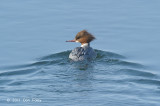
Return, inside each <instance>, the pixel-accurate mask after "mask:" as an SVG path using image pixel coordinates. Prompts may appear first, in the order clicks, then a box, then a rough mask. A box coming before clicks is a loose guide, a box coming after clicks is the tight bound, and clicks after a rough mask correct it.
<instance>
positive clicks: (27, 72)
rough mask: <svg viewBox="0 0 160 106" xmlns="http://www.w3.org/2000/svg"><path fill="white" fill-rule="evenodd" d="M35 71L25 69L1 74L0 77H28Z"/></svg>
mask: <svg viewBox="0 0 160 106" xmlns="http://www.w3.org/2000/svg"><path fill="white" fill-rule="evenodd" d="M35 71H36V70H35V69H24V70H16V71H9V72H1V73H0V76H14V75H26V74H30V73H33V72H35Z"/></svg>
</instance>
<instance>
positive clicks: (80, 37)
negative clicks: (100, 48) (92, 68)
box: [66, 30, 97, 61]
mask: <svg viewBox="0 0 160 106" xmlns="http://www.w3.org/2000/svg"><path fill="white" fill-rule="evenodd" d="M94 39H95V37H94V36H93V35H92V34H90V33H89V32H87V31H86V30H82V31H80V32H78V33H77V35H76V37H75V39H74V40H69V41H66V42H79V43H81V47H76V48H75V49H73V50H72V52H71V53H70V55H69V58H70V59H72V60H73V61H83V60H89V61H90V60H93V59H95V58H96V56H97V54H96V52H95V51H94V50H93V49H92V48H91V47H90V42H91V41H93V40H94Z"/></svg>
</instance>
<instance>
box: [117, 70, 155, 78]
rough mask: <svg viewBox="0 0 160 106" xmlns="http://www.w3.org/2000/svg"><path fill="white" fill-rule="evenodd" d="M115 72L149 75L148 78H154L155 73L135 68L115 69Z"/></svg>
mask: <svg viewBox="0 0 160 106" xmlns="http://www.w3.org/2000/svg"><path fill="white" fill-rule="evenodd" d="M116 73H117V74H120V75H122V74H125V75H132V76H141V77H150V78H156V75H155V74H153V73H151V72H145V71H142V70H141V71H140V70H135V69H120V70H118V71H116Z"/></svg>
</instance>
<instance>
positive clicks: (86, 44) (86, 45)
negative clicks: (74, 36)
mask: <svg viewBox="0 0 160 106" xmlns="http://www.w3.org/2000/svg"><path fill="white" fill-rule="evenodd" d="M81 47H89V44H88V43H85V44H83V45H81Z"/></svg>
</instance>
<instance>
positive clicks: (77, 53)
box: [69, 46, 97, 61]
mask: <svg viewBox="0 0 160 106" xmlns="http://www.w3.org/2000/svg"><path fill="white" fill-rule="evenodd" d="M96 56H97V54H96V52H95V51H94V50H93V49H92V48H91V47H89V46H88V47H76V48H75V49H73V50H72V52H71V53H70V55H69V58H70V59H72V60H73V61H84V60H88V61H90V60H93V59H95V58H96Z"/></svg>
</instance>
